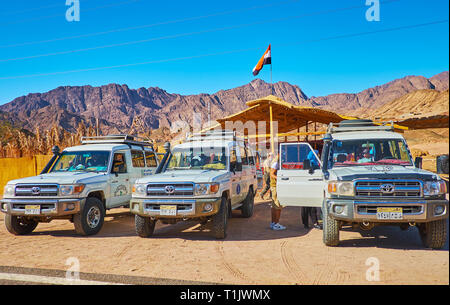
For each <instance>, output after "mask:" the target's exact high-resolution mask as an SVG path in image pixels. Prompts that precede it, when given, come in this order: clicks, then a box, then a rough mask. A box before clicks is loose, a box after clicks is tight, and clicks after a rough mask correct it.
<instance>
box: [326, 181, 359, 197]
mask: <svg viewBox="0 0 450 305" xmlns="http://www.w3.org/2000/svg"><path fill="white" fill-rule="evenodd" d="M328 193H330V194H333V195H339V196H354V195H355V191H354V187H353V182H341V181H330V182H328Z"/></svg>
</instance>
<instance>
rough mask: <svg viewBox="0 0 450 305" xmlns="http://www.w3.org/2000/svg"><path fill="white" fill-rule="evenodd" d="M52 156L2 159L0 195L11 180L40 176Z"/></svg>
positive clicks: (0, 164) (0, 159) (0, 160)
mask: <svg viewBox="0 0 450 305" xmlns="http://www.w3.org/2000/svg"><path fill="white" fill-rule="evenodd" d="M51 157H52V156H46V155H37V156H34V157H23V158H0V194H3V187H4V186H5V185H6V183H8V181H10V180H14V179H19V178H24V177H31V176H36V175H38V174H39V173H40V172H41V171H42V169H43V168H44V167H45V165H46V164H47V163H48V161H49V160H50V159H51Z"/></svg>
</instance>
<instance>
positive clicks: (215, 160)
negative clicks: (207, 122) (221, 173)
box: [167, 147, 228, 170]
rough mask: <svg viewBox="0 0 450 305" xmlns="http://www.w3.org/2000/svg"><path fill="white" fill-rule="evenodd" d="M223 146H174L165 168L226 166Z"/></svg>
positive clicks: (225, 152)
mask: <svg viewBox="0 0 450 305" xmlns="http://www.w3.org/2000/svg"><path fill="white" fill-rule="evenodd" d="M227 160H228V157H227V150H226V148H225V147H192V148H175V149H174V150H173V152H172V158H171V159H170V162H169V165H168V167H167V169H169V170H176V169H214V170H221V169H226V168H227Z"/></svg>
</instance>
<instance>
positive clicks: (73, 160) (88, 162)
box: [50, 151, 110, 173]
mask: <svg viewBox="0 0 450 305" xmlns="http://www.w3.org/2000/svg"><path fill="white" fill-rule="evenodd" d="M109 155H110V152H109V151H74V152H67V151H65V152H63V153H62V154H61V156H60V157H59V158H58V160H57V161H56V164H55V165H54V166H53V168H52V170H51V171H50V172H52V173H55V172H75V171H80V172H106V171H107V169H108V163H109Z"/></svg>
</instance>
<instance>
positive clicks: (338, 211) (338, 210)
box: [334, 205, 344, 214]
mask: <svg viewBox="0 0 450 305" xmlns="http://www.w3.org/2000/svg"><path fill="white" fill-rule="evenodd" d="M334 212H335V213H336V214H342V213H343V212H344V207H343V206H342V205H335V206H334Z"/></svg>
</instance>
